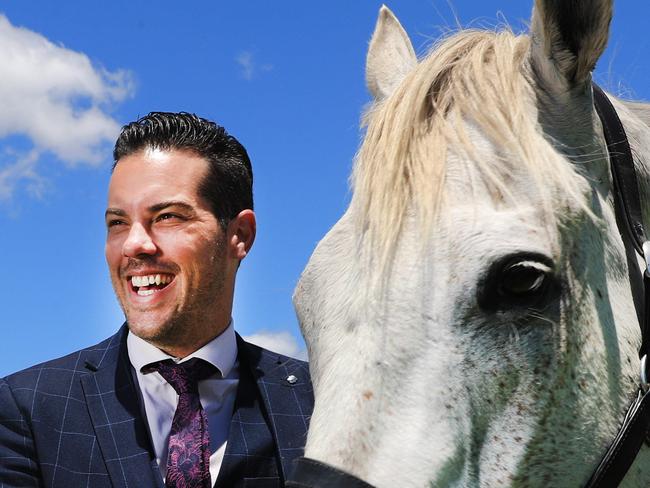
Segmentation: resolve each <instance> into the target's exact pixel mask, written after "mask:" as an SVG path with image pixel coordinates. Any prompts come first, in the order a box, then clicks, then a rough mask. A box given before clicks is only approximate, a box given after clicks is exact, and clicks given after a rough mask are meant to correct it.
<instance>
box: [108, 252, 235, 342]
mask: <svg viewBox="0 0 650 488" xmlns="http://www.w3.org/2000/svg"><path fill="white" fill-rule="evenodd" d="M224 245H225V243H224V242H218V243H217V245H216V251H215V253H214V254H213V256H212V262H211V263H210V264H209V265H206V268H208V269H211V272H210V276H209V277H206V279H205V280H203V281H204V282H205V286H201V287H199V289H197V290H187V292H188V294H187V295H186V296H185V297H182V298H181V303H177V304H176V306H175V307H174V309H172V310H171V311H170V312H169V314H168V316H167V317H165V318H164V319H162V321H160V322H154V321H153V320H159V319H154V318H153V317H147V312H146V311H137V312H136V311H134V313H130V311H129V307H128V306H127V303H126V302H127V300H126V298H120V300H119V301H120V305H121V308H122V311H123V312H124V316H125V317H126V321H127V324H128V326H129V330H130V331H131V332H132V333H133V334H135V335H136V336H138V337H139V338H141V339H143V340H145V341H147V342H149V343H150V344H152V345H154V346H156V347H157V348H158V349H161V350H163V351H173V350H174V349H177V348H178V347H179V346H182V347H188V346H189V347H197V348H198V347H201V346H202V345H203V344H204V343H205V342H208V341H207V340H206V338H207V339H210V338H212V337H216V335H218V334H219V333H221V332H222V331H223V329H221V330H215V333H214V334H213V333H212V331H211V330H210V329H214V327H213V326H212V324H213V322H214V320H215V317H211V316H210V315H211V313H213V312H215V311H217V312H219V310H218V308H219V306H220V305H221V304H219V303H216V307H215V302H217V301H218V300H219V298H220V297H222V296H223V294H224V293H225V292H226V290H225V281H226V276H225V273H226V259H225V251H224ZM118 298H119V297H118ZM183 298H184V300H183ZM183 302H184V303H183ZM181 305H182V306H181ZM215 308H216V309H217V310H215ZM137 315H140V316H141V318H140V319H139V320H138V319H136V318H135V316H137ZM148 319H149V320H148ZM227 325H228V324H225V325H224V327H225V326H227ZM211 336H212V337H211Z"/></svg>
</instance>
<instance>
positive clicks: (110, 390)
mask: <svg viewBox="0 0 650 488" xmlns="http://www.w3.org/2000/svg"><path fill="white" fill-rule="evenodd" d="M127 330H128V329H127V328H126V326H123V327H122V328H121V329H120V331H119V332H118V333H117V334H116V335H115V336H113V338H112V341H115V343H114V344H111V345H110V346H109V348H108V349H106V351H105V352H104V353H103V356H101V357H99V358H97V364H92V363H90V364H87V367H88V369H89V370H91V371H94V372H93V373H91V374H88V375H84V376H83V377H82V378H81V382H82V388H83V392H84V395H85V398H86V404H87V405H88V411H89V413H90V419H91V422H92V424H93V428H94V430H95V435H96V437H97V442H98V444H99V447H100V450H101V453H102V456H103V458H104V462H105V463H106V468H107V469H108V474H109V476H110V478H111V482H112V484H113V486H114V487H124V488H126V487H133V488H135V487H143V486H157V487H162V486H163V482H162V478H161V476H160V472H159V471H158V466H157V464H156V460H155V456H154V455H153V449H152V448H151V442H150V440H149V434H148V432H147V428H146V425H145V420H144V418H143V417H142V413H141V410H140V405H139V402H138V398H139V396H138V390H137V389H136V387H135V385H134V383H133V377H132V375H131V365H130V362H129V359H128V353H127V349H126V335H127Z"/></svg>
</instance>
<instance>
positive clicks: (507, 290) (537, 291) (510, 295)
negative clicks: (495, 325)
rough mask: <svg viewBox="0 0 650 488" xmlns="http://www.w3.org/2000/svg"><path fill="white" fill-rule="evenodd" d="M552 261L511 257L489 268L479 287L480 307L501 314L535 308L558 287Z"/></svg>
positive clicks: (517, 256)
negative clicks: (506, 311)
mask: <svg viewBox="0 0 650 488" xmlns="http://www.w3.org/2000/svg"><path fill="white" fill-rule="evenodd" d="M552 264H553V263H552V261H551V260H550V259H549V258H548V257H546V256H542V255H539V256H538V255H536V254H535V255H530V254H527V255H521V254H520V255H514V256H513V255H510V256H506V257H504V258H502V259H499V260H498V261H496V262H495V263H493V264H492V266H490V269H489V271H488V273H487V275H486V276H485V278H484V279H482V280H481V282H480V283H479V287H478V297H477V298H478V303H479V306H481V307H482V308H484V309H486V310H492V311H503V310H509V309H516V308H525V309H530V308H536V307H539V306H541V305H543V302H546V301H548V300H550V299H551V298H552V295H554V293H551V292H557V291H558V290H559V289H560V287H559V284H558V282H557V278H556V277H555V276H554V274H553V268H552Z"/></svg>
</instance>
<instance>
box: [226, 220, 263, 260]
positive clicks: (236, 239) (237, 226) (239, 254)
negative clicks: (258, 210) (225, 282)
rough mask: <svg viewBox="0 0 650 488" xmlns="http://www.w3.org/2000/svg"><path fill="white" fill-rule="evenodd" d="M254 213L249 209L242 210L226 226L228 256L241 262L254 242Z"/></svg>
mask: <svg viewBox="0 0 650 488" xmlns="http://www.w3.org/2000/svg"><path fill="white" fill-rule="evenodd" d="M256 226H257V224H256V221H255V212H253V211H252V210H250V209H246V210H242V211H241V212H239V214H237V216H236V217H235V218H234V219H232V220H231V221H230V223H229V224H228V255H229V257H231V258H233V259H237V260H239V261H241V260H242V259H244V258H245V257H246V255H247V254H248V251H249V250H250V248H251V247H252V246H253V242H254V241H255V231H256V228H257V227H256Z"/></svg>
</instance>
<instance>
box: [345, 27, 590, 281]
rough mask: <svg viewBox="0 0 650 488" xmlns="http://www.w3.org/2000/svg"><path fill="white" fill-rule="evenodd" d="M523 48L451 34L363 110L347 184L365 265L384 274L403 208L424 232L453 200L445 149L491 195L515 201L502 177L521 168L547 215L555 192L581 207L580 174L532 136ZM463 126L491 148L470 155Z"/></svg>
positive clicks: (496, 37) (504, 36)
mask: <svg viewBox="0 0 650 488" xmlns="http://www.w3.org/2000/svg"><path fill="white" fill-rule="evenodd" d="M529 46H530V38H529V37H528V36H525V35H519V36H517V35H515V34H513V33H512V31H510V30H503V31H500V32H486V31H475V30H464V31H460V32H458V33H456V34H454V35H452V36H450V37H448V38H446V39H443V40H442V41H440V42H438V43H437V44H436V45H434V46H433V48H432V49H431V50H430V52H429V54H428V55H427V56H426V57H425V58H424V59H422V60H421V62H420V63H419V64H418V65H417V67H416V68H415V69H414V70H413V71H412V72H411V73H410V74H409V75H407V76H406V78H405V79H404V80H403V81H402V83H401V85H400V86H399V87H398V88H397V89H396V90H395V92H394V93H393V94H392V96H390V97H389V98H388V99H386V100H384V101H381V102H377V103H376V104H375V105H374V106H372V107H371V108H370V110H369V111H368V112H367V113H366V115H365V116H364V125H366V126H367V131H366V136H365V139H364V142H363V143H362V145H361V148H360V150H359V152H358V153H357V156H356V160H355V165H354V170H353V173H352V177H351V184H352V188H353V191H354V196H353V202H352V204H353V206H354V208H355V211H356V212H355V213H356V216H357V223H358V225H359V227H360V228H361V229H363V239H364V242H365V243H367V245H368V247H369V248H371V249H372V255H373V260H374V261H375V266H373V269H375V270H384V268H385V266H386V265H387V263H389V262H390V258H391V256H392V254H393V252H394V250H395V246H396V244H397V241H398V239H399V235H400V232H401V230H402V225H403V223H404V220H405V216H406V214H407V211H408V210H409V209H413V210H414V211H415V213H416V214H417V215H418V217H419V218H420V221H421V224H422V228H423V230H424V233H423V235H427V233H426V230H427V228H428V227H430V226H431V225H432V223H433V222H435V221H436V219H437V217H438V216H439V214H440V213H441V211H442V209H443V208H444V203H445V201H446V200H447V197H449V196H453V195H450V194H449V193H448V192H450V191H456V192H458V191H463V189H462V188H460V187H459V186H458V185H455V186H454V187H451V186H450V185H448V184H446V183H447V176H448V170H449V168H448V167H447V162H448V155H449V154H450V153H451V152H454V153H456V154H461V155H462V157H461V158H459V159H460V160H462V161H464V162H465V163H467V164H472V165H473V166H474V168H473V170H474V171H478V174H480V175H481V180H482V182H481V184H483V185H484V186H485V187H487V188H488V191H489V192H490V194H491V196H492V197H493V199H495V200H504V199H505V200H506V201H508V202H509V203H510V204H515V205H516V204H517V196H516V195H514V194H513V193H512V191H511V187H512V185H511V182H512V179H513V177H514V175H515V174H517V175H521V174H525V175H526V177H527V178H528V180H530V182H531V183H532V184H533V185H535V187H536V190H537V191H536V192H535V193H536V195H537V198H539V199H540V201H539V202H538V203H539V205H540V206H541V207H543V208H545V209H546V210H547V214H550V213H552V212H553V210H554V208H556V207H557V206H558V205H557V201H558V198H561V199H563V200H564V201H566V200H567V199H569V200H570V201H571V202H572V203H577V204H578V205H579V206H581V207H585V209H586V210H587V211H588V208H586V203H585V197H584V186H583V184H584V183H583V180H582V179H581V178H580V177H579V176H578V174H577V173H576V171H575V170H574V168H573V167H572V165H570V164H567V160H566V159H565V158H564V157H562V156H561V154H560V153H559V152H558V151H556V150H555V149H554V146H555V144H554V143H553V141H552V140H550V139H551V137H550V136H548V135H547V136H545V135H544V134H543V133H542V128H541V127H540V124H539V121H538V113H537V107H536V104H535V100H536V97H535V88H534V82H533V81H532V79H531V77H532V76H533V74H532V73H531V70H530V67H529V64H528V53H529ZM468 122H470V123H471V125H473V126H475V127H478V128H479V129H480V130H481V131H482V133H483V134H484V135H485V136H486V137H487V138H488V139H489V140H490V141H492V142H493V144H494V145H495V147H499V148H500V149H501V151H499V154H494V155H493V156H494V157H489V158H481V157H477V155H476V152H475V149H476V148H475V146H474V144H473V140H472V136H471V134H470V132H469V131H468V130H467V127H468ZM501 154H507V156H501ZM518 177H520V176H518ZM466 185H467V186H466V187H465V188H464V191H468V190H469V191H471V190H470V189H469V185H471V182H470V181H467V183H466ZM461 186H462V185H461ZM558 189H559V190H561V191H560V192H559V193H561V195H558ZM549 217H550V215H549ZM548 221H549V222H551V221H553V220H552V219H548Z"/></svg>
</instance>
